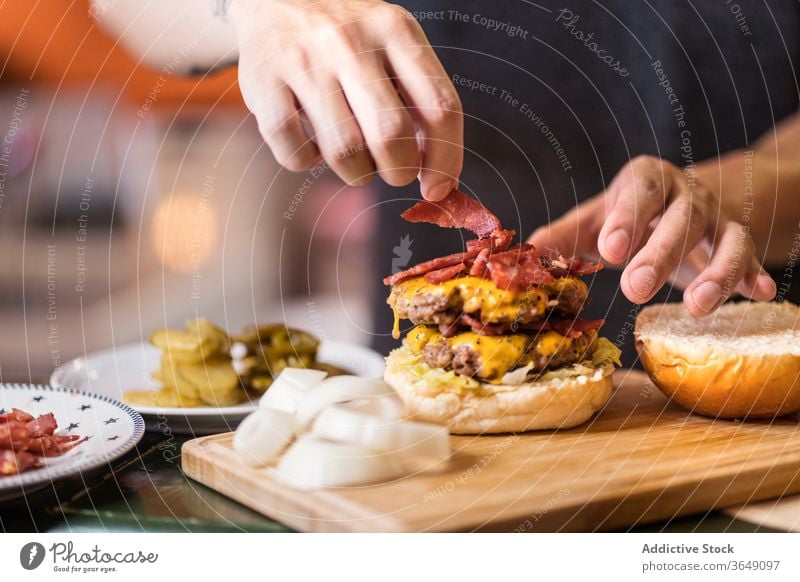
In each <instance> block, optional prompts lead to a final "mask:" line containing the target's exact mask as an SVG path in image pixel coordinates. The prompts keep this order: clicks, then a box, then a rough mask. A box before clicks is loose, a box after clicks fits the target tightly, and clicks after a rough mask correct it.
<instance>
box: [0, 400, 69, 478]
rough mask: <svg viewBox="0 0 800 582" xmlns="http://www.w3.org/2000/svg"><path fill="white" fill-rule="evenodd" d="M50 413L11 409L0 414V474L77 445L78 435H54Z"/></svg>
mask: <svg viewBox="0 0 800 582" xmlns="http://www.w3.org/2000/svg"><path fill="white" fill-rule="evenodd" d="M57 428H58V423H57V422H56V418H55V416H54V415H53V414H52V413H47V414H42V415H41V416H39V417H38V418H34V417H33V416H31V415H30V414H28V413H27V412H24V411H22V410H19V409H16V408H14V409H12V410H11V412H8V413H6V414H3V415H0V475H13V474H16V473H22V472H23V471H26V470H28V469H32V468H34V467H37V466H38V465H39V457H57V456H59V455H63V454H64V453H66V452H67V451H69V450H70V449H72V448H73V447H75V446H77V445H78V443H79V442H81V441H79V440H78V439H80V436H78V435H57V434H55V431H56V429H57Z"/></svg>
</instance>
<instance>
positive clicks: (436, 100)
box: [386, 23, 464, 201]
mask: <svg viewBox="0 0 800 582" xmlns="http://www.w3.org/2000/svg"><path fill="white" fill-rule="evenodd" d="M386 54H387V58H388V61H389V64H390V66H391V68H392V71H393V72H394V74H395V76H396V77H397V79H398V84H399V88H400V90H401V92H402V94H403V97H404V99H405V100H406V103H407V105H408V107H409V108H410V109H411V113H412V115H414V118H415V119H416V120H417V123H418V124H419V129H420V131H421V138H422V149H423V157H422V163H421V169H420V172H419V179H420V183H421V187H422V196H423V197H424V198H426V199H428V200H433V201H436V200H441V199H442V198H444V197H446V196H447V195H448V194H449V193H450V191H451V190H452V189H453V188H455V187H457V186H458V176H459V175H460V174H461V167H462V165H463V162H464V119H463V114H462V109H461V100H460V99H459V97H458V93H457V92H456V90H455V88H454V87H453V84H452V83H451V82H450V78H449V77H448V76H447V73H445V71H444V68H443V67H442V65H441V63H440V62H439V59H438V58H437V57H436V54H435V53H434V52H433V49H432V48H431V47H430V45H429V44H428V41H427V39H426V38H425V35H424V34H423V33H422V29H421V28H420V27H419V26H418V25H417V24H416V23H413V24H412V25H411V26H410V27H408V28H407V29H406V30H405V33H402V34H397V35H395V37H394V38H393V39H391V40H390V42H389V46H388V48H387V53H386Z"/></svg>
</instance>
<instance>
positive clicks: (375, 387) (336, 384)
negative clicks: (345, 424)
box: [267, 376, 395, 430]
mask: <svg viewBox="0 0 800 582" xmlns="http://www.w3.org/2000/svg"><path fill="white" fill-rule="evenodd" d="M267 393H269V391H267ZM394 394H395V391H394V389H393V388H392V387H391V386H389V384H387V383H386V382H384V381H383V380H377V379H375V378H360V377H358V376H333V377H332V378H328V379H327V380H325V381H324V382H322V383H321V384H320V385H318V386H316V387H315V388H313V389H311V390H310V391H308V393H306V395H305V397H304V398H303V399H302V400H301V401H300V404H299V405H298V407H297V421H298V424H299V425H300V427H301V428H302V429H303V430H305V429H306V428H307V427H308V425H309V424H310V423H311V421H313V420H314V417H316V416H317V414H319V413H320V412H321V411H322V409H324V408H325V407H326V406H329V405H331V404H338V403H339V402H348V401H351V400H360V399H371V398H377V397H382V396H392V395H394Z"/></svg>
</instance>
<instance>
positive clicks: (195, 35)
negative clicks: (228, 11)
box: [90, 0, 238, 75]
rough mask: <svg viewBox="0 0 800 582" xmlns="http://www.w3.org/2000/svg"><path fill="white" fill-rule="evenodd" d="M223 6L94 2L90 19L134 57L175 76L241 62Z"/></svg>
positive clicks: (152, 0) (145, 0)
mask: <svg viewBox="0 0 800 582" xmlns="http://www.w3.org/2000/svg"><path fill="white" fill-rule="evenodd" d="M221 6H222V3H221V2H220V1H219V0H91V8H90V13H91V14H92V16H94V18H95V19H96V20H97V21H98V23H99V24H100V25H101V26H102V27H103V28H104V29H105V30H106V31H107V32H109V33H110V34H111V35H112V36H114V37H115V38H118V39H119V41H120V42H121V43H122V44H123V45H124V46H125V47H126V48H127V49H128V50H129V51H130V52H132V53H133V54H134V55H136V56H137V57H139V58H140V59H142V61H144V62H146V63H147V64H148V65H150V66H152V67H153V68H156V69H165V70H167V72H168V73H171V74H184V75H185V74H192V73H198V72H205V71H210V70H213V69H216V68H219V67H221V66H225V65H227V64H230V63H233V62H235V61H236V59H237V57H238V50H237V43H236V35H235V33H234V29H233V26H232V24H231V23H229V22H227V20H226V19H225V18H224V17H223V15H222V14H220V13H219V8H220V7H221Z"/></svg>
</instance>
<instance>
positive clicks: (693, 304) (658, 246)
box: [528, 156, 776, 316]
mask: <svg viewBox="0 0 800 582" xmlns="http://www.w3.org/2000/svg"><path fill="white" fill-rule="evenodd" d="M528 240H529V242H531V243H533V244H534V245H536V246H537V247H539V248H541V249H556V250H558V251H559V252H561V253H562V254H564V255H570V254H575V255H588V256H593V257H599V258H602V259H603V260H605V261H606V262H608V263H611V264H612V265H621V264H623V263H626V262H627V265H626V267H625V269H624V271H623V273H622V277H621V281H620V286H621V288H622V292H623V293H624V294H625V296H626V297H627V298H628V299H630V300H631V301H633V302H634V303H644V302H646V301H648V300H649V299H650V298H652V297H653V295H655V293H656V292H657V291H658V290H659V289H660V288H661V287H662V286H663V285H664V284H665V283H666V282H667V281H671V282H672V283H674V284H675V285H677V286H678V287H680V288H683V289H684V293H683V302H684V304H685V305H686V307H687V309H688V310H689V312H690V313H692V314H693V315H695V316H702V315H707V314H709V313H711V312H712V311H714V310H715V309H716V308H717V307H719V306H720V305H722V303H724V302H725V300H727V299H728V298H729V297H730V296H731V295H732V294H733V293H734V292H737V293H740V294H742V295H744V296H745V297H749V298H751V299H755V300H759V301H768V300H770V299H772V298H773V297H774V296H775V293H776V287H775V282H774V281H773V280H772V279H771V278H770V277H769V275H767V274H766V272H765V271H764V270H763V269H762V268H761V264H760V263H759V262H758V260H757V259H756V248H755V244H754V243H753V239H752V238H751V236H750V233H749V230H748V228H747V227H746V226H744V225H742V224H740V223H739V222H736V220H734V219H733V217H729V216H726V215H725V213H724V212H723V210H722V206H721V204H720V201H719V199H718V197H717V195H716V194H715V193H714V192H712V191H711V190H710V189H709V188H707V187H705V186H704V185H703V184H701V183H700V182H699V181H698V180H697V179H696V177H694V176H693V175H691V174H687V173H685V172H684V171H683V170H681V169H680V168H678V167H676V166H675V165H673V164H671V163H670V162H667V161H665V160H662V159H659V158H655V157H651V156H639V157H637V158H635V159H634V160H632V161H631V162H629V163H628V164H626V165H625V166H624V167H623V168H622V169H621V170H620V171H619V172H618V173H617V175H616V177H615V178H614V179H613V180H612V182H611V184H610V185H609V187H608V188H607V189H606V190H605V191H604V192H601V193H600V194H598V195H596V196H594V197H592V198H590V199H589V200H587V201H585V202H583V203H582V204H579V205H578V206H576V207H575V208H574V209H572V210H570V211H569V212H567V213H566V214H565V215H564V216H562V217H561V218H559V219H558V220H555V221H554V222H552V223H551V224H549V225H545V226H542V227H540V228H539V229H537V230H536V231H535V232H534V233H533V234H532V235H531V236H530V238H529V239H528Z"/></svg>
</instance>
